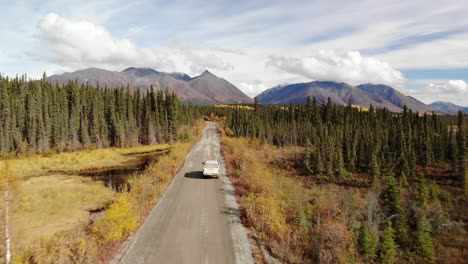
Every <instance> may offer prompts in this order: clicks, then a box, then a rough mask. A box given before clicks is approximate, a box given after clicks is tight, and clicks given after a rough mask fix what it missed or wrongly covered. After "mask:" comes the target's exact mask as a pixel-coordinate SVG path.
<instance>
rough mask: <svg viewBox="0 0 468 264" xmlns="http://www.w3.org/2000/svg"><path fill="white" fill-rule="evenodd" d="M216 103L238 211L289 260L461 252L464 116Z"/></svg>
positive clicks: (404, 259)
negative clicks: (251, 108) (223, 105)
mask: <svg viewBox="0 0 468 264" xmlns="http://www.w3.org/2000/svg"><path fill="white" fill-rule="evenodd" d="M314 101H315V100H308V101H307V104H306V105H290V106H283V107H278V106H273V105H271V106H269V105H256V106H254V107H255V110H254V111H245V110H244V109H242V108H215V109H214V110H213V116H221V117H222V118H221V119H220V120H221V121H220V122H219V124H218V129H219V130H220V132H221V134H222V135H223V147H222V150H223V153H224V155H225V159H226V165H227V169H228V173H229V174H230V177H232V179H233V182H234V184H235V186H236V191H237V196H238V201H239V202H240V204H241V206H242V209H243V213H244V222H245V224H247V225H250V226H251V227H252V228H253V230H254V234H255V237H256V238H257V239H258V241H259V242H260V243H263V244H265V245H266V246H267V248H269V250H270V251H271V254H273V255H274V256H276V257H277V258H279V259H280V260H282V261H285V262H288V263H436V262H437V263H463V262H464V261H466V259H467V257H468V255H467V252H468V248H467V245H468V238H467V235H468V234H467V213H468V212H467V209H466V208H467V205H468V204H467V197H468V196H467V189H466V186H467V157H466V149H467V145H466V142H467V123H468V122H467V121H466V119H467V117H466V116H465V117H464V116H463V115H462V113H459V114H458V116H438V115H435V114H419V113H414V112H412V111H411V110H409V109H407V108H405V109H404V111H403V112H402V113H390V112H389V111H387V110H385V109H378V110H375V109H373V108H372V106H371V107H370V108H369V109H366V110H363V109H358V108H355V107H353V106H351V105H348V106H336V105H333V104H332V103H330V102H329V103H328V104H324V105H317V104H316V103H314Z"/></svg>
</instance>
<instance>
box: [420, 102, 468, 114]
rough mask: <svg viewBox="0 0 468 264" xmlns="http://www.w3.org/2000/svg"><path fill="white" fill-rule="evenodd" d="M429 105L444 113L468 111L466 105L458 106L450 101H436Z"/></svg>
mask: <svg viewBox="0 0 468 264" xmlns="http://www.w3.org/2000/svg"><path fill="white" fill-rule="evenodd" d="M429 105H430V106H431V107H433V108H435V109H437V110H439V111H441V112H444V113H457V112H458V111H459V110H461V111H462V112H463V113H468V107H463V106H459V105H456V104H453V103H451V102H443V101H437V102H433V103H432V104H429Z"/></svg>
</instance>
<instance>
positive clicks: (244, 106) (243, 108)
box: [214, 104, 255, 111]
mask: <svg viewBox="0 0 468 264" xmlns="http://www.w3.org/2000/svg"><path fill="white" fill-rule="evenodd" d="M214 107H215V108H237V109H241V110H249V111H252V110H255V108H253V107H252V106H249V105H232V104H217V105H214Z"/></svg>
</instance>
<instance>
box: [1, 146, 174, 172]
mask: <svg viewBox="0 0 468 264" xmlns="http://www.w3.org/2000/svg"><path fill="white" fill-rule="evenodd" d="M169 149H170V145H168V144H161V145H150V146H138V147H130V148H109V149H95V150H83V151H77V152H69V153H62V154H53V155H50V156H40V155H37V156H33V157H26V158H19V159H11V160H8V163H9V166H10V169H11V171H12V172H13V173H14V174H15V175H16V176H17V177H19V178H26V177H34V176H41V175H46V174H48V173H50V172H64V173H73V172H80V171H86V170H93V169H102V168H110V167H117V166H119V165H121V164H122V163H125V162H127V161H129V160H130V159H131V157H128V155H130V154H132V155H137V154H146V153H152V152H160V151H166V150H169Z"/></svg>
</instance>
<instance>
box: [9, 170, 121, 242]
mask: <svg viewBox="0 0 468 264" xmlns="http://www.w3.org/2000/svg"><path fill="white" fill-rule="evenodd" d="M114 196H115V194H114V193H113V192H112V190H111V189H109V188H106V187H105V186H104V185H103V184H102V183H101V182H96V181H93V180H92V179H89V178H85V177H79V176H69V175H50V176H41V177H33V178H29V179H27V180H25V181H22V182H21V185H20V190H19V192H17V194H16V197H15V198H16V200H17V201H18V202H17V203H15V205H16V206H15V207H14V208H13V210H12V215H11V228H12V237H13V238H14V239H13V242H14V246H15V248H25V247H27V246H29V245H34V244H35V243H37V242H38V241H40V240H41V239H44V238H47V237H48V236H53V235H54V234H56V233H58V232H62V231H67V230H73V229H74V228H76V227H77V226H79V225H80V224H85V223H87V222H89V211H91V210H96V209H101V208H104V207H105V206H106V205H107V204H109V203H110V202H112V200H113V199H114Z"/></svg>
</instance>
